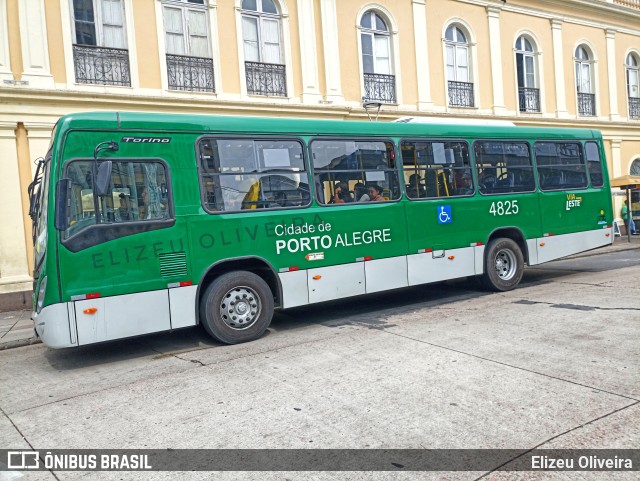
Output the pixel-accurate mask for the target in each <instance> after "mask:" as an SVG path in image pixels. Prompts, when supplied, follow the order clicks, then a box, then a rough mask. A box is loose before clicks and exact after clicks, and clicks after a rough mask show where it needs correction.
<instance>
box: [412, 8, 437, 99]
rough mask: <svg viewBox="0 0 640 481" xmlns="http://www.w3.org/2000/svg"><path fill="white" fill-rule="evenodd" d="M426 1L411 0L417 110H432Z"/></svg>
mask: <svg viewBox="0 0 640 481" xmlns="http://www.w3.org/2000/svg"><path fill="white" fill-rule="evenodd" d="M426 5H427V2H426V0H412V1H411V6H412V7H413V31H414V36H413V39H414V42H415V48H416V76H417V81H418V110H426V111H430V110H433V101H432V100H431V79H430V78H429V48H428V45H427V13H426Z"/></svg>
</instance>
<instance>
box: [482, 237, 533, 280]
mask: <svg viewBox="0 0 640 481" xmlns="http://www.w3.org/2000/svg"><path fill="white" fill-rule="evenodd" d="M523 273H524V257H523V256H522V251H521V250H520V247H518V244H516V242H515V241H514V240H512V239H509V238H506V237H503V238H499V239H494V240H492V241H491V242H489V245H488V246H487V249H486V251H485V256H484V274H483V275H482V278H481V280H482V284H483V285H484V286H485V287H486V288H487V289H490V290H493V291H498V292H503V291H510V290H511V289H513V288H514V287H516V286H517V285H518V283H519V282H520V280H521V279H522V274H523Z"/></svg>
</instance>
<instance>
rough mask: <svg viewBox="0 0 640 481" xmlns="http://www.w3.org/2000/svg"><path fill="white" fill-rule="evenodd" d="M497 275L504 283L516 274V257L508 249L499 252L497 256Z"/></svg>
mask: <svg viewBox="0 0 640 481" xmlns="http://www.w3.org/2000/svg"><path fill="white" fill-rule="evenodd" d="M495 267H496V273H497V274H498V277H499V278H500V279H502V280H503V281H508V280H509V279H511V278H512V277H513V276H514V275H515V273H516V256H515V254H514V253H513V252H511V251H510V250H508V249H503V250H500V251H498V253H497V254H496V263H495Z"/></svg>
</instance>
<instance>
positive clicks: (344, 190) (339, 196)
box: [329, 182, 353, 204]
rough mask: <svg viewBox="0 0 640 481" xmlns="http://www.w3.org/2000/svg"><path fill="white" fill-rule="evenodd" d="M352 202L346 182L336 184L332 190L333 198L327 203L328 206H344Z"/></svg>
mask: <svg viewBox="0 0 640 481" xmlns="http://www.w3.org/2000/svg"><path fill="white" fill-rule="evenodd" d="M348 202H353V197H351V192H350V191H349V185H348V184H347V183H346V182H337V183H336V184H335V186H334V188H333V197H332V198H331V200H330V201H329V203H330V204H346V203H348Z"/></svg>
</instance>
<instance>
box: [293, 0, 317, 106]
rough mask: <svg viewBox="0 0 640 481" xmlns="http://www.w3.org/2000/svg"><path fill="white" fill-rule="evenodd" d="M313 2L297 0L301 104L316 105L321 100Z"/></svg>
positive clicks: (311, 0) (312, 0)
mask: <svg viewBox="0 0 640 481" xmlns="http://www.w3.org/2000/svg"><path fill="white" fill-rule="evenodd" d="M313 3H314V0H298V32H299V35H300V66H301V70H302V103H304V104H316V105H317V104H318V102H319V101H321V100H322V95H321V94H320V87H319V81H318V53H317V48H316V21H315V15H314V8H313Z"/></svg>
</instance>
